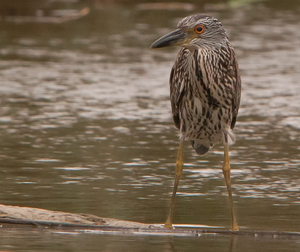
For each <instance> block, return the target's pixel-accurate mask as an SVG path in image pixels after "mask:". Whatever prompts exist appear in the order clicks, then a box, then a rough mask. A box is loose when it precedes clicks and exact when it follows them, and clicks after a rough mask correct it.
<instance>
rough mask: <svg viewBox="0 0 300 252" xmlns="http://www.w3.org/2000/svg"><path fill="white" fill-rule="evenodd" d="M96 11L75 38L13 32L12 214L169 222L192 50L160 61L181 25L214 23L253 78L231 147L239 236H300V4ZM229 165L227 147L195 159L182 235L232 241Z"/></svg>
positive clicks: (72, 29) (29, 239) (188, 242)
mask: <svg viewBox="0 0 300 252" xmlns="http://www.w3.org/2000/svg"><path fill="white" fill-rule="evenodd" d="M49 2H50V1H49ZM83 5H84V4H83ZM81 7H86V6H77V5H76V4H74V6H70V7H69V8H78V9H80V8H81ZM90 7H91V12H90V13H89V14H88V15H87V16H85V17H83V18H81V19H78V20H73V21H69V22H64V23H61V24H52V23H40V22H38V23H15V22H3V21H2V22H1V23H0V29H1V35H0V77H1V78H0V103H1V105H0V107H1V109H0V173H1V177H0V181H1V189H2V190H1V191H0V198H1V203H2V204H9V205H20V206H29V207H39V208H45V209H51V210H61V211H67V212H76V213H89V214H95V215H98V216H102V217H111V218H118V219H124V220H131V221H140V222H145V223H162V222H164V221H165V218H166V215H167V212H168V205H169V201H170V195H171V191H172V186H173V176H174V162H175V159H176V150H177V146H178V132H177V130H176V129H175V127H174V126H173V122H172V119H171V112H170V104H169V86H168V78H169V73H170V69H171V66H172V64H173V62H174V59H175V57H176V54H177V51H178V49H177V48H175V49H163V50H148V47H149V45H150V44H151V43H152V42H153V41H154V40H155V39H157V38H158V37H159V36H161V35H163V34H165V33H166V32H168V31H171V30H172V29H174V27H175V25H176V23H177V21H178V20H179V19H180V18H182V17H184V16H186V15H189V14H191V13H196V12H206V13H210V14H211V15H213V16H215V17H217V18H219V19H220V20H221V21H222V22H223V24H224V26H225V28H226V30H227V32H228V35H229V37H230V40H231V42H232V44H233V45H234V47H235V49H236V53H237V56H238V59H239V64H240V68H241V75H242V82H243V89H242V103H241V108H240V113H239V119H238V122H237V125H236V128H235V133H236V135H237V142H236V144H235V145H234V146H232V147H231V162H232V169H233V170H232V184H233V191H234V199H235V201H236V204H235V205H236V211H237V215H238V222H239V225H240V226H241V227H242V228H244V229H247V230H279V231H299V227H300V221H299V208H300V196H299V191H300V183H299V182H300V177H299V168H300V154H299V151H300V148H299V146H300V131H299V129H300V126H299V125H300V119H299V118H300V102H299V101H300V86H299V85H298V82H299V79H300V70H299V67H298V66H299V65H300V50H299V40H300V32H299V25H300V18H299V12H300V4H299V2H298V1H290V2H289V3H287V4H286V5H285V6H277V5H276V4H275V3H273V1H265V2H260V3H252V4H249V5H244V6H237V7H234V6H233V7H230V6H229V5H224V4H213V5H212V4H210V5H209V4H204V5H202V4H199V5H197V4H195V5H194V7H193V8H194V9H193V10H191V11H190V10H184V8H181V9H182V10H174V11H168V10H145V6H144V7H143V6H141V5H138V4H132V5H130V6H124V5H117V4H116V5H106V4H105V5H96V4H95V5H91V6H90ZM187 9H189V8H187ZM222 153H223V148H222V146H220V145H219V146H216V147H214V148H213V149H212V150H211V151H210V153H209V154H208V155H207V156H205V157H203V158H200V157H199V156H197V155H196V154H195V153H194V151H193V150H192V148H191V147H190V146H189V144H188V143H186V144H185V145H184V161H185V169H184V172H183V176H182V179H181V181H180V186H179V192H178V197H177V199H176V208H175V215H174V222H175V223H189V224H204V225H211V226H219V227H224V228H227V229H229V227H230V216H229V209H228V204H227V193H226V188H225V185H224V181H223V177H222V172H221V162H222V158H223V156H222ZM0 232H1V241H0V247H1V249H2V250H35V251H47V250H49V251H53V250H55V251H69V250H71V251H77V250H81V251H82V250H85V251H95V250H100V251H126V250H132V251H154V250H163V251H180V250H184V249H186V250H191V251H194V250H196V249H197V250H198V248H199V247H201V248H203V249H205V251H224V250H228V251H241V250H245V249H246V250H247V251H258V250H260V249H262V248H264V250H266V249H267V250H270V251H282V250H283V249H284V251H296V250H297V249H298V250H299V248H300V243H299V240H293V239H292V240H283V239H274V238H259V237H258V238H255V237H236V238H234V239H235V240H231V237H226V236H225V237H224V236H207V235H202V236H201V237H198V238H195V237H173V238H172V237H148V236H111V235H97V234H84V233H76V232H75V233H68V232H67V233H61V232H57V231H51V230H40V229H34V230H32V229H30V228H13V229H2V230H0Z"/></svg>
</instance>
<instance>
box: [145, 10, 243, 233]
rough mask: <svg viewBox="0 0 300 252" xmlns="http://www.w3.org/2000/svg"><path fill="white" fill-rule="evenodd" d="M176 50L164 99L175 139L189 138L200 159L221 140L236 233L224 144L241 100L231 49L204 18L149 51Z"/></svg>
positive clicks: (192, 19)
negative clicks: (176, 134)
mask: <svg viewBox="0 0 300 252" xmlns="http://www.w3.org/2000/svg"><path fill="white" fill-rule="evenodd" d="M173 45H179V46H181V47H182V48H181V50H180V52H179V54H178V56H177V59H176V61H175V63H174V65H173V68H172V70H171V75H170V99H171V106H172V113H173V120H174V123H175V126H176V127H177V128H178V129H179V130H180V135H181V136H180V139H181V140H184V139H189V140H190V141H191V144H192V146H193V148H194V149H195V151H196V152H197V154H199V155H205V154H206V153H207V152H208V151H209V149H210V148H211V147H213V145H215V144H216V143H219V142H221V141H223V143H224V163H223V173H224V177H225V181H226V185H227V189H228V194H229V198H230V207H231V216H232V229H233V230H238V226H237V223H236V217H235V214H234V211H233V201H232V193H231V185H230V164H229V155H228V144H230V143H233V142H234V141H235V138H234V134H233V133H232V129H233V128H234V126H235V123H236V118H237V114H238V109H239V104H240V97H241V80H240V75H239V69H238V64H237V60H236V57H235V53H234V50H233V48H232V46H231V44H230V43H229V40H228V37H227V34H226V32H225V30H224V28H223V26H222V24H221V23H220V22H219V21H218V20H217V19H215V18H213V17H211V16H207V15H192V16H189V17H186V18H184V19H182V20H181V21H180V22H179V23H178V25H177V30H175V31H174V32H171V33H169V34H167V35H165V36H163V37H162V38H160V39H158V40H157V41H155V42H154V43H153V44H152V45H151V48H160V47H165V46H173ZM181 149H182V147H181V144H180V147H179V151H178V157H177V163H176V178H175V184H174V191H173V197H172V203H171V208H170V212H169V216H168V220H167V222H166V226H167V227H170V226H172V224H171V216H172V212H173V205H174V200H175V195H176V191H177V186H178V182H179V178H180V176H181V172H182V169H183V161H182V154H181Z"/></svg>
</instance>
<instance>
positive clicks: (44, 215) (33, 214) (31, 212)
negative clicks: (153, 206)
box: [0, 204, 300, 239]
mask: <svg viewBox="0 0 300 252" xmlns="http://www.w3.org/2000/svg"><path fill="white" fill-rule="evenodd" d="M0 223H2V224H5V225H6V224H7V225H12V224H14V225H24V224H25V225H33V226H39V227H45V228H59V229H60V230H68V231H69V232H70V231H76V232H85V233H101V234H103V233H108V234H109V233H114V234H115V233H116V232H117V233H120V234H128V235H134V234H145V235H170V236H200V235H203V234H219V235H248V236H253V237H264V238H273V239H278V238H279V239H282V238H284V239H287V238H288V239H290V238H293V239H300V232H285V231H251V230H240V231H231V230H225V229H216V228H213V227H210V228H209V227H207V226H199V225H184V224H181V225H174V226H175V228H173V229H167V228H164V227H163V225H162V224H145V223H140V222H133V221H125V220H118V219H112V218H103V217H98V216H96V215H91V214H76V213H67V212H62V211H51V210H46V209H40V208H31V207H19V206H8V205H1V204H0ZM2 227H3V225H2Z"/></svg>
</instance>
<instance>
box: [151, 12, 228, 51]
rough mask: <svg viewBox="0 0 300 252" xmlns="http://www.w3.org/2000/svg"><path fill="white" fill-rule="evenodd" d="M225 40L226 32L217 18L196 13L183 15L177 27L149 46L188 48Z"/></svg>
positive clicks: (210, 45)
mask: <svg viewBox="0 0 300 252" xmlns="http://www.w3.org/2000/svg"><path fill="white" fill-rule="evenodd" d="M226 41H227V35H226V32H225V30H224V28H223V26H222V24H221V22H219V21H218V20H217V19H215V18H213V17H211V16H207V15H201V14H196V15H192V16H188V17H185V18H184V19H182V20H181V21H180V22H179V23H178V25H177V29H176V30H175V31H173V32H170V33H168V34H166V35H164V36H163V37H161V38H159V39H158V40H156V41H155V42H154V43H153V44H152V45H151V46H150V48H161V47H167V46H182V47H186V48H189V49H196V48H199V47H200V48H201V47H204V46H208V47H214V46H218V45H222V44H223V43H224V42H226Z"/></svg>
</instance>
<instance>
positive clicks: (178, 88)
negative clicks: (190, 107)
mask: <svg viewBox="0 0 300 252" xmlns="http://www.w3.org/2000/svg"><path fill="white" fill-rule="evenodd" d="M188 53H189V52H188V50H187V49H184V48H182V49H181V50H180V52H179V53H178V56H177V59H176V61H175V63H174V65H173V67H172V70H171V74H170V100H171V107H172V114H173V120H174V123H175V126H176V127H177V128H178V129H180V117H179V109H180V104H181V101H182V97H183V96H184V94H185V92H186V90H185V88H186V85H187V81H188V76H187V74H186V57H187V54H188Z"/></svg>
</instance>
